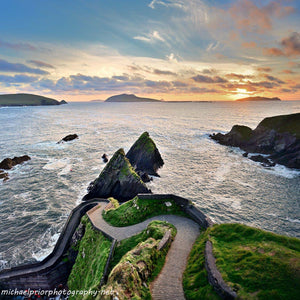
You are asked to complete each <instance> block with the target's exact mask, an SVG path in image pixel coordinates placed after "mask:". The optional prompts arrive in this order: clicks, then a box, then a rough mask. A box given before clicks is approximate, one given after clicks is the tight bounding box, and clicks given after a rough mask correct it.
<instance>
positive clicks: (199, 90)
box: [189, 87, 220, 94]
mask: <svg viewBox="0 0 300 300" xmlns="http://www.w3.org/2000/svg"><path fill="white" fill-rule="evenodd" d="M189 91H190V92H191V93H203V94H205V93H219V92H220V91H218V90H216V89H207V88H199V87H191V88H190V89H189Z"/></svg>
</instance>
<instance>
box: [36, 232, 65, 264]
mask: <svg viewBox="0 0 300 300" xmlns="http://www.w3.org/2000/svg"><path fill="white" fill-rule="evenodd" d="M59 235H60V234H59V233H55V234H54V235H53V236H51V239H50V243H49V247H48V248H43V249H40V250H38V251H37V252H34V253H32V257H33V258H35V259H36V260H37V261H42V260H43V259H44V258H46V257H47V256H48V255H49V254H50V253H51V252H52V250H53V247H54V246H55V244H56V242H57V240H58V238H59Z"/></svg>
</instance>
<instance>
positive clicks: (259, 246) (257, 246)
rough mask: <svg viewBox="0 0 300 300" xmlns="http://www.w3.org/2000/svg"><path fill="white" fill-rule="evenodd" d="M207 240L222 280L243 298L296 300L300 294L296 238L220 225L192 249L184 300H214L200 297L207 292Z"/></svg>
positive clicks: (299, 254)
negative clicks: (204, 267)
mask: <svg viewBox="0 0 300 300" xmlns="http://www.w3.org/2000/svg"><path fill="white" fill-rule="evenodd" d="M208 238H209V239H210V240H211V241H212V242H213V247H214V254H215V257H216V259H217V260H216V263H217V266H218V269H219V270H220V272H221V274H222V276H223V279H224V280H225V281H226V282H227V283H228V284H229V285H230V286H231V287H232V288H233V289H234V290H236V291H237V293H238V296H239V297H241V298H242V299H272V300H273V299H297V297H298V296H299V295H300V240H299V239H296V238H289V237H285V236H280V235H276V234H273V233H270V232H266V231H263V230H260V229H256V228H252V227H249V226H245V225H241V224H222V225H215V226H214V227H213V228H210V229H208V230H207V231H206V232H205V233H203V234H202V235H201V237H200V238H199V239H198V240H197V242H196V243H195V245H194V247H193V250H192V252H191V254H190V258H189V261H188V266H187V269H186V271H185V274H184V290H185V293H186V296H187V297H186V298H187V299H213V298H205V297H203V295H205V293H206V292H207V291H208V290H209V286H208V283H207V280H206V279H204V278H206V272H205V270H204V269H203V262H204V258H203V251H204V243H205V241H206V240H207V239H208ZM197 266H201V268H199V267H198V269H197ZM205 280H206V281H205Z"/></svg>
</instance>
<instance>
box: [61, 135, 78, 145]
mask: <svg viewBox="0 0 300 300" xmlns="http://www.w3.org/2000/svg"><path fill="white" fill-rule="evenodd" d="M75 139H78V135H77V134H76V133H75V134H68V135H67V136H65V137H64V138H63V139H61V140H60V141H59V142H57V144H60V143H62V142H70V141H73V140H75Z"/></svg>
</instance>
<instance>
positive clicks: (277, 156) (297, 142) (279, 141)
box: [210, 113, 300, 169]
mask: <svg viewBox="0 0 300 300" xmlns="http://www.w3.org/2000/svg"><path fill="white" fill-rule="evenodd" d="M210 137H211V138H212V139H214V140H216V141H218V142H219V143H220V144H222V145H227V146H234V147H240V148H241V149H242V150H244V151H246V152H251V153H263V154H269V156H268V158H269V159H271V160H272V161H273V162H274V163H279V164H282V165H285V166H287V167H290V168H296V169H300V113H298V114H291V115H282V116H276V117H270V118H265V119H264V120H263V121H262V122H260V123H259V125H258V126H257V127H256V128H255V130H252V129H251V128H249V127H247V126H239V125H235V126H233V127H232V129H231V131H230V132H229V133H227V134H221V133H218V134H214V135H211V136H210Z"/></svg>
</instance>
